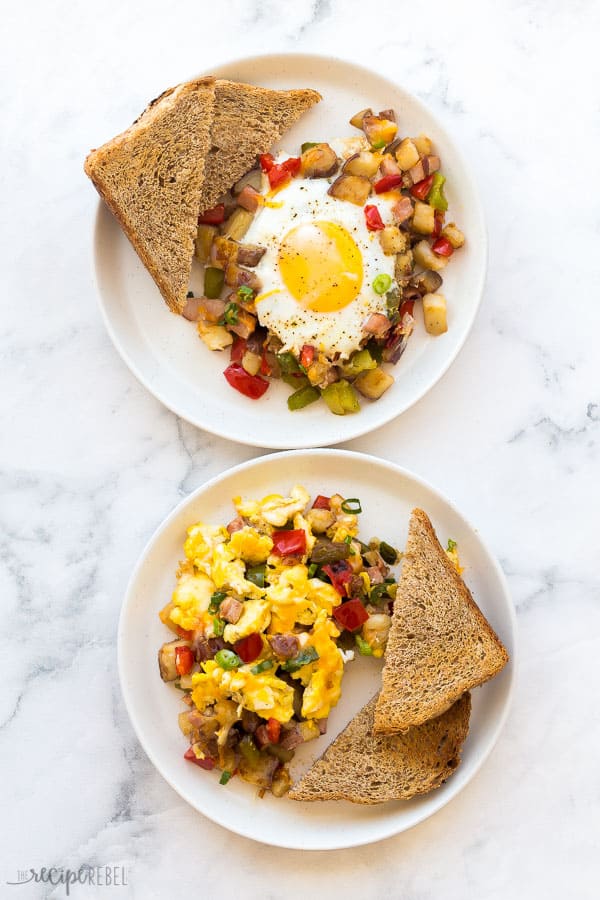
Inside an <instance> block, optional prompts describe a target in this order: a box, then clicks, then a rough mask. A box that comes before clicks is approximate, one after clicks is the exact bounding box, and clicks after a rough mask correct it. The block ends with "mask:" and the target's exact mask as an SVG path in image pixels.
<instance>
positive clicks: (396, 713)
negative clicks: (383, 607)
mask: <svg viewBox="0 0 600 900" xmlns="http://www.w3.org/2000/svg"><path fill="white" fill-rule="evenodd" d="M507 661H508V653H507V652H506V649H505V648H504V646H503V645H502V643H501V641H500V640H499V638H498V636H497V635H496V633H495V632H494V630H493V629H492V627H491V626H490V624H489V623H488V622H487V620H486V619H485V617H484V615H483V613H482V612H481V610H480V609H479V607H478V606H477V604H476V603H475V601H474V600H473V598H472V596H471V593H470V591H469V589H468V588H467V586H466V584H465V583H464V581H463V580H462V578H461V577H460V575H459V574H458V572H457V571H456V569H455V567H454V566H453V565H452V563H451V562H450V560H449V559H448V557H447V556H446V553H445V552H444V550H443V549H442V547H441V545H440V543H439V541H438V539H437V537H436V534H435V531H434V529H433V526H432V524H431V522H430V520H429V517H428V516H427V514H426V513H425V512H423V510H422V509H415V510H413V513H412V516H411V519H410V524H409V531H408V541H407V544H406V552H405V554H404V557H403V562H402V574H401V577H400V582H399V585H398V591H397V593H396V599H395V601H394V611H393V614H392V625H391V628H390V633H389V637H388V642H387V648H386V652H385V665H384V668H383V675H382V688H381V693H380V694H379V697H378V699H377V706H376V709H375V731H376V732H377V733H378V734H392V733H394V732H398V731H403V730H405V729H407V728H411V727H414V726H416V725H421V723H423V722H427V721H428V720H429V719H433V718H434V717H436V716H439V715H441V714H442V713H443V712H444V711H445V710H447V709H448V708H449V707H450V706H451V705H452V704H453V703H454V702H455V701H456V700H457V698H458V697H460V696H461V695H462V694H464V692H465V691H468V690H470V689H471V688H473V687H475V686H476V685H478V684H482V683H483V682H484V681H487V680H488V679H490V678H493V676H494V675H497V674H498V672H500V670H501V669H502V668H503V667H504V666H505V665H506V662H507Z"/></svg>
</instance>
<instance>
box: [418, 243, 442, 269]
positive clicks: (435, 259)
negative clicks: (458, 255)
mask: <svg viewBox="0 0 600 900" xmlns="http://www.w3.org/2000/svg"><path fill="white" fill-rule="evenodd" d="M413 253H414V257H415V262H416V263H417V265H418V266H423V268H424V269H433V271H434V272H441V270H442V269H445V268H446V265H447V263H448V257H447V256H438V255H437V253H434V252H433V250H432V249H431V247H430V246H429V244H428V243H427V241H419V243H418V244H415V246H414V247H413Z"/></svg>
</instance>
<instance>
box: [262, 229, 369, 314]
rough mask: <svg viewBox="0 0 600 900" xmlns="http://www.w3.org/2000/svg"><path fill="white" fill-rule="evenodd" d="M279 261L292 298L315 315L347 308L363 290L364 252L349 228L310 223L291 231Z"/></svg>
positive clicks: (282, 244)
mask: <svg viewBox="0 0 600 900" xmlns="http://www.w3.org/2000/svg"><path fill="white" fill-rule="evenodd" d="M278 262H279V271H280V272H281V277H282V278H283V281H284V283H285V286H286V288H287V289H288V291H289V292H290V294H291V295H292V297H294V298H295V299H296V300H298V302H299V303H300V304H301V305H302V306H304V307H305V308H306V309H311V310H313V311H314V312H335V311H336V310H338V309H343V308H344V307H345V306H348V304H349V303H352V301H353V300H354V299H355V298H356V297H357V296H358V293H359V291H360V289H361V287H362V281H363V262H362V256H361V254H360V250H359V249H358V247H357V245H356V243H355V242H354V240H353V239H352V237H351V236H350V234H349V233H348V232H347V231H346V229H345V228H342V226H341V225H336V224H335V223H334V222H307V223H305V224H304V225H298V227H297V228H293V229H292V230H291V231H288V233H287V234H286V236H285V237H284V239H283V241H282V242H281V245H280V248H279V258H278Z"/></svg>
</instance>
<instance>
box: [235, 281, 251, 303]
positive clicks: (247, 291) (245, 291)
mask: <svg viewBox="0 0 600 900" xmlns="http://www.w3.org/2000/svg"><path fill="white" fill-rule="evenodd" d="M253 296H254V291H253V290H252V288H251V287H248V285H247V284H243V285H242V286H241V287H239V288H238V297H239V298H240V300H250V298H251V297H253Z"/></svg>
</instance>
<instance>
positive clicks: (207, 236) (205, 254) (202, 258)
mask: <svg viewBox="0 0 600 900" xmlns="http://www.w3.org/2000/svg"><path fill="white" fill-rule="evenodd" d="M218 233H219V229H218V228H217V227H216V225H198V232H197V234H196V249H195V254H196V259H197V260H198V261H199V262H201V263H202V265H203V266H204V265H206V263H207V262H208V260H209V257H210V248H211V244H212V242H213V240H214V238H215V236H216V235H217V234H218Z"/></svg>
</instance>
